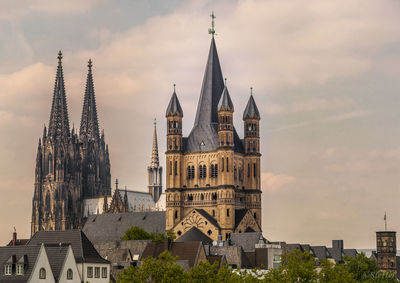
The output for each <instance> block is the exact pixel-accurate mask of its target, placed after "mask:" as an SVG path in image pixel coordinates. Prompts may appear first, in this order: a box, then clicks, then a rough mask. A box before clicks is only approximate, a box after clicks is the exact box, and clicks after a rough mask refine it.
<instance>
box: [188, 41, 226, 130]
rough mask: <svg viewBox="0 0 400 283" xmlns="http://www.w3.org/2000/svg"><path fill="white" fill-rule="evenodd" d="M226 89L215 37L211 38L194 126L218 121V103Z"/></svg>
mask: <svg viewBox="0 0 400 283" xmlns="http://www.w3.org/2000/svg"><path fill="white" fill-rule="evenodd" d="M223 89H224V80H223V77H222V71H221V66H220V63H219V59H218V53H217V48H216V46H215V40H214V37H213V38H212V39H211V45H210V51H209V53H208V59H207V65H206V70H205V72H204V78H203V85H202V87H201V92H200V99H199V104H198V105H197V113H196V120H195V122H194V126H195V127H196V126H207V125H210V124H213V123H218V115H217V105H218V102H219V100H220V98H221V94H222V91H223Z"/></svg>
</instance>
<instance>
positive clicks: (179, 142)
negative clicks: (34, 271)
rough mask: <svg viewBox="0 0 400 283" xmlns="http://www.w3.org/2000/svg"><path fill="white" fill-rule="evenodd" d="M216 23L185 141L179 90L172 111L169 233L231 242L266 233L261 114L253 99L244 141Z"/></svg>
mask: <svg viewBox="0 0 400 283" xmlns="http://www.w3.org/2000/svg"><path fill="white" fill-rule="evenodd" d="M211 17H212V19H213V21H212V28H211V29H210V31H209V32H210V33H211V34H212V38H211V45H210V49H209V53H208V59H207V64H206V68H205V73H204V78H203V84H202V88H201V91H200V98H199V102H198V105H197V112H196V117H195V121H194V125H193V128H192V130H191V132H190V134H189V136H188V137H183V136H182V117H183V111H182V108H181V105H180V104H179V101H178V98H177V95H176V92H175V89H174V93H173V94H172V97H171V100H170V103H169V105H168V107H167V111H166V118H167V129H168V132H167V152H166V167H167V184H166V187H167V188H166V206H167V207H166V209H167V213H166V229H167V230H170V229H172V230H173V231H174V232H175V233H176V235H177V237H178V238H179V237H181V236H182V235H184V234H185V233H186V232H188V231H190V230H192V229H195V231H194V232H195V233H197V232H198V230H199V231H200V232H202V233H203V234H204V235H206V236H207V237H209V238H211V239H213V240H218V238H219V236H220V237H221V238H222V239H223V240H226V239H229V238H230V237H231V235H232V233H245V232H254V231H255V232H258V231H261V189H260V156H261V154H260V147H259V142H260V141H259V120H260V114H259V112H258V109H257V106H256V104H255V101H254V98H253V96H252V95H251V96H250V100H249V103H248V105H247V107H246V109H245V110H244V115H243V120H244V123H245V129H249V130H245V135H244V139H243V140H242V139H240V138H239V136H238V134H237V132H236V129H235V127H234V124H233V114H234V110H235V109H234V105H233V102H232V99H231V96H230V94H229V91H228V88H227V85H226V81H225V83H224V80H223V76H222V70H221V66H220V62H219V58H218V52H217V48H216V43H215V39H214V33H215V30H214V18H215V17H214V15H213V14H212V15H211ZM246 127H247V128H246ZM249 127H250V128H249Z"/></svg>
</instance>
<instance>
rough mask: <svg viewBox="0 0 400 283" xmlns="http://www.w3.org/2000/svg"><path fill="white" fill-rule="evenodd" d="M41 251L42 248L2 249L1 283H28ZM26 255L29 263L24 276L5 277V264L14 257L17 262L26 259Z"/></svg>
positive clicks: (0, 260)
mask: <svg viewBox="0 0 400 283" xmlns="http://www.w3.org/2000/svg"><path fill="white" fill-rule="evenodd" d="M39 251H40V246H14V247H0V282H8V283H13V282H27V281H28V279H29V276H30V275H31V273H32V270H33V267H34V264H35V262H36V259H37V257H38V255H39ZM24 255H26V258H27V262H28V264H27V266H26V268H27V269H26V270H25V272H24V275H18V276H17V275H4V264H5V263H6V261H7V260H8V259H9V258H10V257H12V256H15V257H14V259H15V261H18V260H20V259H21V258H22V257H24Z"/></svg>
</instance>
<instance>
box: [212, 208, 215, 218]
mask: <svg viewBox="0 0 400 283" xmlns="http://www.w3.org/2000/svg"><path fill="white" fill-rule="evenodd" d="M212 216H213V217H215V210H214V209H213V210H212Z"/></svg>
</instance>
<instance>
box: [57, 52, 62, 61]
mask: <svg viewBox="0 0 400 283" xmlns="http://www.w3.org/2000/svg"><path fill="white" fill-rule="evenodd" d="M57 58H58V63H61V59H62V58H63V57H62V52H61V50H60V51H58V56H57Z"/></svg>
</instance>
